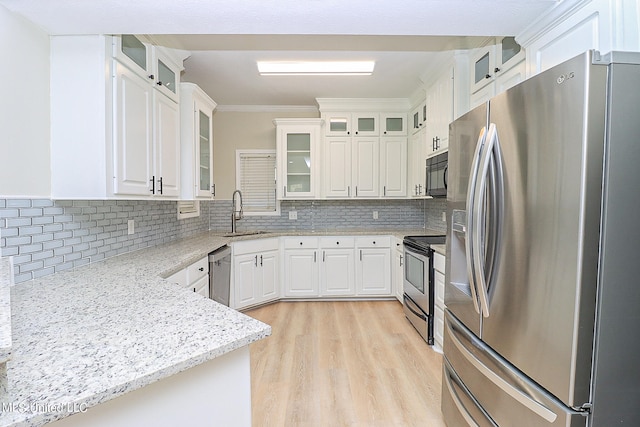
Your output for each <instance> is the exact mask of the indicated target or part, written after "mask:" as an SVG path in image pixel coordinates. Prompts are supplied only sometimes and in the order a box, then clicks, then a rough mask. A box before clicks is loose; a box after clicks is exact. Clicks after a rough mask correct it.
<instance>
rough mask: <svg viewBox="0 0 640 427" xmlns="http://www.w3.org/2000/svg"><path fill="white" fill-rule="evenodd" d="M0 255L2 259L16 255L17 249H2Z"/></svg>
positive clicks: (15, 247) (14, 247)
mask: <svg viewBox="0 0 640 427" xmlns="http://www.w3.org/2000/svg"><path fill="white" fill-rule="evenodd" d="M0 253H1V254H2V256H3V257H4V256H14V255H18V247H17V246H12V247H4V248H2V249H1V250H0Z"/></svg>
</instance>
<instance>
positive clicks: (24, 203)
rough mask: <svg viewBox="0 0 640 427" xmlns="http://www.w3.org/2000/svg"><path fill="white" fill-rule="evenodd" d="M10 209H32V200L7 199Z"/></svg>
mask: <svg viewBox="0 0 640 427" xmlns="http://www.w3.org/2000/svg"><path fill="white" fill-rule="evenodd" d="M7 207H8V208H30V207H31V200H29V199H7Z"/></svg>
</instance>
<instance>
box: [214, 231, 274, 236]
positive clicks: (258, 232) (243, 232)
mask: <svg viewBox="0 0 640 427" xmlns="http://www.w3.org/2000/svg"><path fill="white" fill-rule="evenodd" d="M266 233H267V232H266V231H236V232H235V233H227V234H223V235H222V236H223V237H238V236H253V235H254V234H266Z"/></svg>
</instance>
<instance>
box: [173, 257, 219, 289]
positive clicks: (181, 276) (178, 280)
mask: <svg viewBox="0 0 640 427" xmlns="http://www.w3.org/2000/svg"><path fill="white" fill-rule="evenodd" d="M167 280H168V281H169V282H171V283H175V284H177V285H179V286H182V287H183V288H187V289H191V290H192V291H193V292H195V293H197V294H200V295H202V296H203V297H206V298H209V257H204V258H202V259H201V260H199V261H197V262H194V263H193V264H191V265H190V266H188V267H187V268H183V269H182V270H180V271H178V272H176V273H174V274H172V275H171V276H169V277H167Z"/></svg>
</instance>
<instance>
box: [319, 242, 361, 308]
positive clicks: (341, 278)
mask: <svg viewBox="0 0 640 427" xmlns="http://www.w3.org/2000/svg"><path fill="white" fill-rule="evenodd" d="M353 248H354V239H353V238H352V237H326V238H322V239H320V252H321V262H320V296H352V295H354V293H355V256H354V252H353Z"/></svg>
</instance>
